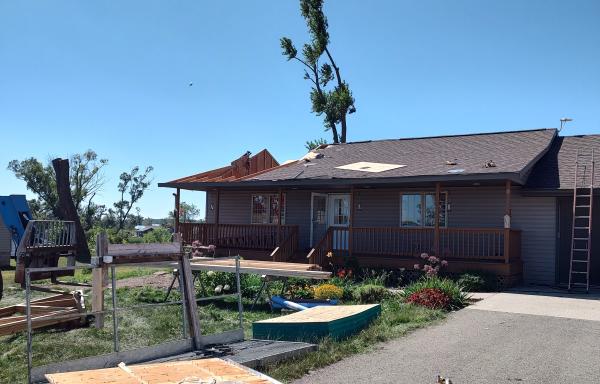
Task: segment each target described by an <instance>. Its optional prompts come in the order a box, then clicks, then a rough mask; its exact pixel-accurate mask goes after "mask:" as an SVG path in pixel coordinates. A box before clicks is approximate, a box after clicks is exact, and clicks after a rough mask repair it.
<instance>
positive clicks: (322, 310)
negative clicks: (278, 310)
mask: <svg viewBox="0 0 600 384" xmlns="http://www.w3.org/2000/svg"><path fill="white" fill-rule="evenodd" d="M380 313H381V305H379V304H367V305H333V306H319V307H314V308H309V309H306V310H304V311H300V312H296V313H292V314H290V315H286V316H280V317H275V318H272V319H267V320H261V321H257V322H255V323H253V324H252V332H253V337H254V338H256V339H268V340H288V341H305V342H315V341H317V340H318V339H321V338H323V337H326V336H329V337H332V338H334V339H341V338H344V337H347V336H350V335H352V334H354V333H356V332H358V331H360V330H361V329H363V328H365V327H366V326H367V325H368V324H369V323H370V322H371V321H372V320H373V319H375V318H376V317H377V316H379V314H380Z"/></svg>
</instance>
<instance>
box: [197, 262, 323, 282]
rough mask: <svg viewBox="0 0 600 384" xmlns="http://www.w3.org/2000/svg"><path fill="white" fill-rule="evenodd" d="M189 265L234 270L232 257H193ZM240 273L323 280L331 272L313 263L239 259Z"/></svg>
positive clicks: (221, 270) (202, 269)
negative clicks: (322, 269) (320, 268)
mask: <svg viewBox="0 0 600 384" xmlns="http://www.w3.org/2000/svg"><path fill="white" fill-rule="evenodd" d="M191 266H192V270H194V271H215V272H235V260H234V259H213V258H210V257H195V258H193V259H192V260H191ZM240 273H255V274H258V275H267V276H281V277H299V278H305V279H316V280H325V279H329V278H330V277H331V272H327V271H321V270H318V267H317V266H316V265H314V264H302V263H284V262H278V261H259V260H240Z"/></svg>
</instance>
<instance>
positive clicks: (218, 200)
mask: <svg viewBox="0 0 600 384" xmlns="http://www.w3.org/2000/svg"><path fill="white" fill-rule="evenodd" d="M220 204H221V190H220V189H219V188H217V203H216V204H215V205H216V207H215V210H216V211H215V225H214V231H215V232H214V236H213V238H214V241H215V245H217V244H216V243H218V242H219V211H220V209H219V208H220Z"/></svg>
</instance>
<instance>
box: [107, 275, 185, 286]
mask: <svg viewBox="0 0 600 384" xmlns="http://www.w3.org/2000/svg"><path fill="white" fill-rule="evenodd" d="M172 281H173V274H172V273H170V272H164V271H158V272H154V273H153V274H151V275H146V276H138V277H128V278H126V279H122V280H118V281H117V288H132V287H152V288H169V285H171V282H172ZM173 287H174V288H177V287H179V282H178V281H175V285H173Z"/></svg>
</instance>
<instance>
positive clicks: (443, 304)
mask: <svg viewBox="0 0 600 384" xmlns="http://www.w3.org/2000/svg"><path fill="white" fill-rule="evenodd" d="M406 301H407V302H409V303H412V304H417V305H422V306H423V307H427V308H431V309H446V308H448V307H449V304H450V298H449V297H448V295H446V294H445V293H444V292H442V291H441V290H439V289H437V288H423V289H421V290H420V291H417V292H413V293H411V294H410V296H408V298H407V299H406Z"/></svg>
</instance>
